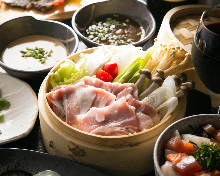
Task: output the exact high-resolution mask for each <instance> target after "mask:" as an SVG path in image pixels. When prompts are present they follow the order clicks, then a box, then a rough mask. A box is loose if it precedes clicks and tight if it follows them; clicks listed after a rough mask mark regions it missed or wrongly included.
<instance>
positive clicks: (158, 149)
mask: <svg viewBox="0 0 220 176" xmlns="http://www.w3.org/2000/svg"><path fill="white" fill-rule="evenodd" d="M154 166H155V173H156V175H159V176H162V175H163V176H168V175H169V176H178V175H180V176H188V175H194V176H201V175H210V176H218V175H220V170H219V169H220V115H217V114H210V115H208V114H207V115H206V114H203V115H194V116H190V117H186V118H184V119H181V120H178V121H177V122H175V123H173V124H172V125H170V126H169V127H168V128H167V129H166V130H165V131H164V132H163V133H162V134H161V135H160V137H159V138H158V140H157V142H156V144H155V147H154Z"/></svg>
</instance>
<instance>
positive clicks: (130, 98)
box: [47, 77, 158, 135]
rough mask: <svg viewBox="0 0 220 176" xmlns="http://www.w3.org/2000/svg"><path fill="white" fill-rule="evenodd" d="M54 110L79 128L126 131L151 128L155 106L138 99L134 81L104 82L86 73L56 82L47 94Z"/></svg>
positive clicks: (95, 131) (108, 132)
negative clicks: (66, 81)
mask: <svg viewBox="0 0 220 176" xmlns="http://www.w3.org/2000/svg"><path fill="white" fill-rule="evenodd" d="M47 100H48V103H49V105H50V107H51V108H52V110H53V111H54V112H55V113H56V114H57V115H58V116H59V117H61V119H62V120H64V121H66V122H67V123H68V124H70V125H72V126H73V127H75V128H78V129H80V130H83V131H86V132H89V133H93V134H98V135H126V134H129V133H135V132H139V131H142V130H145V129H149V128H151V127H152V126H153V125H154V124H155V121H156V119H157V117H158V116H157V112H156V110H155V109H154V108H153V107H152V106H151V105H149V104H147V103H146V102H144V101H139V100H138V96H137V88H136V86H135V85H134V84H130V83H129V84H120V83H110V82H103V81H101V80H99V79H97V78H92V77H84V78H82V79H80V80H78V81H77V82H75V83H74V84H72V85H64V86H57V87H55V88H54V89H52V90H51V92H50V93H48V95H47Z"/></svg>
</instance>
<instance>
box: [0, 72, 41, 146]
mask: <svg viewBox="0 0 220 176" xmlns="http://www.w3.org/2000/svg"><path fill="white" fill-rule="evenodd" d="M0 90H1V98H4V99H6V100H8V101H9V102H10V104H11V105H10V107H9V109H8V110H4V111H1V112H0V114H4V121H2V122H0V131H1V134H0V145H2V144H5V143H9V142H12V141H15V140H18V139H20V138H23V137H25V136H27V135H28V134H29V133H30V132H31V130H32V128H33V127H34V124H35V121H36V118H37V116H38V105H37V96H36V94H35V93H34V91H33V90H32V88H31V87H30V86H29V85H28V84H27V83H25V82H24V81H21V80H19V79H17V78H14V77H11V76H9V75H8V74H6V73H0Z"/></svg>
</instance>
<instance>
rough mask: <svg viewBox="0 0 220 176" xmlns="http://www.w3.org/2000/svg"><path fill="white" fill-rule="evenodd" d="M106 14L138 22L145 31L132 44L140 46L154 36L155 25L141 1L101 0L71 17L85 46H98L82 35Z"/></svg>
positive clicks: (74, 27)
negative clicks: (95, 20)
mask: <svg viewBox="0 0 220 176" xmlns="http://www.w3.org/2000/svg"><path fill="white" fill-rule="evenodd" d="M107 14H121V15H124V16H127V17H130V18H131V19H133V20H134V21H136V22H138V23H139V24H140V25H141V26H142V27H143V29H144V31H145V36H144V37H143V38H142V39H141V40H140V41H138V42H135V43H132V44H133V45H135V46H140V45H142V44H144V43H145V42H146V41H148V40H149V39H150V38H151V37H152V36H153V34H154V32H155V29H156V23H155V20H154V17H153V16H152V14H151V12H150V11H149V10H148V8H147V6H146V3H145V2H143V1H141V0H103V1H101V2H96V3H91V4H88V5H85V6H84V7H82V8H80V9H79V10H77V11H76V12H75V13H74V15H73V17H72V26H73V29H74V30H75V32H76V33H77V34H78V35H79V37H80V38H81V39H82V40H83V41H84V43H85V44H86V45H87V46H100V45H101V44H98V43H96V42H93V41H92V40H89V39H88V38H87V37H85V36H84V35H83V32H84V31H85V30H86V28H87V27H88V25H90V23H91V22H92V21H93V20H94V19H96V18H97V17H100V16H103V15H107Z"/></svg>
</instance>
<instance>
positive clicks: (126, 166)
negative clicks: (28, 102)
mask: <svg viewBox="0 0 220 176" xmlns="http://www.w3.org/2000/svg"><path fill="white" fill-rule="evenodd" d="M94 50H95V48H93V49H89V50H85V51H82V52H80V53H91V52H93V51H94ZM80 53H76V54H75V55H73V56H70V57H69V59H71V60H75V59H77V57H78V55H79V54H80ZM63 62H64V61H61V63H63ZM61 63H60V64H61ZM60 64H58V65H57V66H55V67H54V68H53V69H52V70H51V71H50V73H49V74H48V76H47V77H46V78H45V79H44V81H43V83H42V85H41V88H40V91H39V95H38V103H39V116H40V126H41V132H42V136H43V141H44V145H45V147H46V150H47V151H48V153H50V154H54V155H59V156H62V157H65V158H69V159H72V160H74V161H76V162H78V163H82V164H86V165H90V166H93V167H95V168H98V169H101V170H103V171H105V172H106V173H109V174H112V175H120V176H123V175H126V176H138V175H143V174H146V173H148V172H149V171H151V170H153V147H154V144H155V142H156V139H157V137H158V136H159V135H160V133H161V132H162V131H163V130H164V129H165V128H166V127H167V126H169V125H170V124H171V123H173V122H174V121H176V120H178V119H180V118H182V117H183V116H184V113H185V110H186V97H182V98H180V99H179V104H178V106H177V108H176V109H175V111H174V112H173V113H172V115H170V116H169V117H168V118H167V119H166V120H164V121H163V122H161V123H159V124H158V125H156V126H154V127H153V128H151V129H149V130H146V131H143V132H139V133H136V134H131V135H124V136H99V135H93V134H89V133H86V132H83V131H80V130H78V129H76V128H74V127H72V126H70V125H68V124H67V123H65V122H63V121H62V120H61V119H60V118H59V117H57V116H56V114H55V113H54V112H53V111H52V110H51V108H50V107H49V105H48V103H47V100H46V93H47V92H48V89H49V88H48V80H49V78H50V75H51V74H52V73H53V72H55V71H56V70H57V68H58V67H59V65H60Z"/></svg>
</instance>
